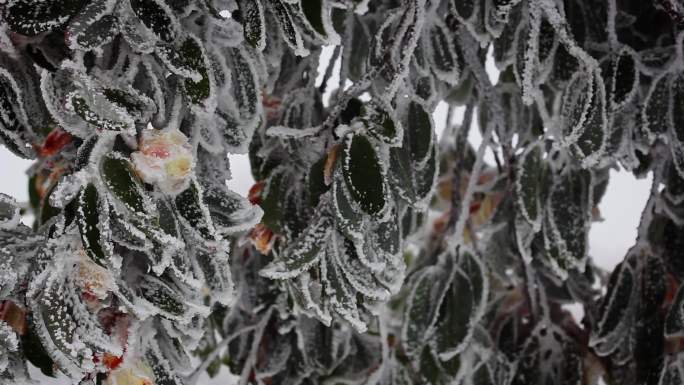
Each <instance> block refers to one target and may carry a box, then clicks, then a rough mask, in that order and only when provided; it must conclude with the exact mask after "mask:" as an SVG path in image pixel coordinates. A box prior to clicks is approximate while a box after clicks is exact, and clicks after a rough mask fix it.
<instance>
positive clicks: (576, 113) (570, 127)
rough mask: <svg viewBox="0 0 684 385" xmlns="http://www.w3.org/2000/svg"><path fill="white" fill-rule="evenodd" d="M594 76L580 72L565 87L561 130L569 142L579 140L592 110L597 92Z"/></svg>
mask: <svg viewBox="0 0 684 385" xmlns="http://www.w3.org/2000/svg"><path fill="white" fill-rule="evenodd" d="M596 92H597V91H596V82H595V81H594V76H592V75H591V74H586V73H584V72H578V73H577V74H575V76H573V78H572V79H571V80H570V82H569V83H568V85H567V86H566V87H565V91H564V93H563V99H562V104H561V123H560V124H561V130H562V132H563V139H564V140H565V141H566V143H567V144H572V143H575V142H577V140H578V138H579V136H580V135H581V134H582V132H583V130H584V128H585V126H586V121H587V117H588V115H589V114H590V112H591V107H592V101H593V100H594V95H595V93H596Z"/></svg>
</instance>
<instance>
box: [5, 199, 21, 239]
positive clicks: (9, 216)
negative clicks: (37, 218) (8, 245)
mask: <svg viewBox="0 0 684 385" xmlns="http://www.w3.org/2000/svg"><path fill="white" fill-rule="evenodd" d="M20 219H21V215H19V206H18V205H17V202H16V201H15V200H14V199H13V198H12V197H10V196H9V195H5V194H2V193H0V230H10V229H13V228H15V227H16V226H17V225H18V224H19V220H20Z"/></svg>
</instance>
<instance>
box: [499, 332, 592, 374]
mask: <svg viewBox="0 0 684 385" xmlns="http://www.w3.org/2000/svg"><path fill="white" fill-rule="evenodd" d="M583 372H584V365H583V360H582V357H581V356H580V351H579V349H578V347H577V346H576V344H575V342H574V341H573V340H572V339H570V337H569V336H568V335H567V334H566V333H565V332H564V331H563V330H562V329H560V328H558V327H556V326H555V325H551V326H550V327H547V326H544V325H543V324H540V325H538V326H537V327H536V328H535V330H534V332H533V334H532V335H531V336H530V337H528V338H527V340H526V341H525V344H524V346H523V348H522V351H521V353H520V356H519V360H518V365H517V368H516V370H515V377H514V379H513V382H512V383H513V384H516V385H518V384H527V383H536V384H544V383H556V382H558V383H562V384H572V385H580V384H582V378H583Z"/></svg>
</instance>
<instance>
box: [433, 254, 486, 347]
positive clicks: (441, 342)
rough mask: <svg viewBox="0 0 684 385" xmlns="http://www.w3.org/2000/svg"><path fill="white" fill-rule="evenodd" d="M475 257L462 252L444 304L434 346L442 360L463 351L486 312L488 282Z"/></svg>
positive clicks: (442, 304)
mask: <svg viewBox="0 0 684 385" xmlns="http://www.w3.org/2000/svg"><path fill="white" fill-rule="evenodd" d="M475 258H476V257H475V256H474V255H472V254H470V253H469V252H464V253H463V254H462V255H461V261H460V263H459V265H458V268H457V269H456V270H455V272H454V276H453V278H452V280H451V282H450V284H449V289H448V290H447V291H446V293H445V294H444V299H443V300H442V302H441V304H440V310H439V320H438V321H437V323H436V325H435V339H434V347H435V349H436V352H437V353H438V355H439V357H440V359H441V360H442V361H449V360H451V359H453V358H454V357H455V356H456V355H457V354H458V353H460V352H461V351H462V350H463V348H464V346H465V344H466V343H467V342H468V340H469V338H470V337H471V336H472V333H473V329H474V328H475V326H476V324H477V322H479V320H480V317H481V316H482V314H483V313H484V306H485V304H486V301H487V293H488V283H487V278H486V277H485V271H484V270H483V267H482V265H481V263H480V262H479V261H477V260H476V259H475Z"/></svg>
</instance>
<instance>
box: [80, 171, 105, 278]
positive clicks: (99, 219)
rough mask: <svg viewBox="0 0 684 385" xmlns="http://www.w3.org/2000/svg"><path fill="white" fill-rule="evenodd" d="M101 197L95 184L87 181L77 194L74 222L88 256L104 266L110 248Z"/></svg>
mask: <svg viewBox="0 0 684 385" xmlns="http://www.w3.org/2000/svg"><path fill="white" fill-rule="evenodd" d="M102 199H103V198H102V197H101V196H100V193H99V191H98V190H97V187H95V185H93V184H92V183H89V184H88V185H87V186H85V187H84V188H83V189H82V190H81V192H80V193H79V195H78V208H77V210H76V223H77V224H78V229H79V232H80V233H81V240H82V241H83V247H84V248H85V250H86V252H87V253H88V256H89V257H90V258H91V259H92V260H93V261H95V262H96V263H97V264H99V265H102V266H105V264H106V260H107V257H108V255H109V253H110V252H111V250H110V249H109V247H110V245H109V243H108V240H107V237H108V235H109V234H108V229H107V220H106V217H105V216H104V212H103V211H106V206H105V205H104V204H103V201H102Z"/></svg>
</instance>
